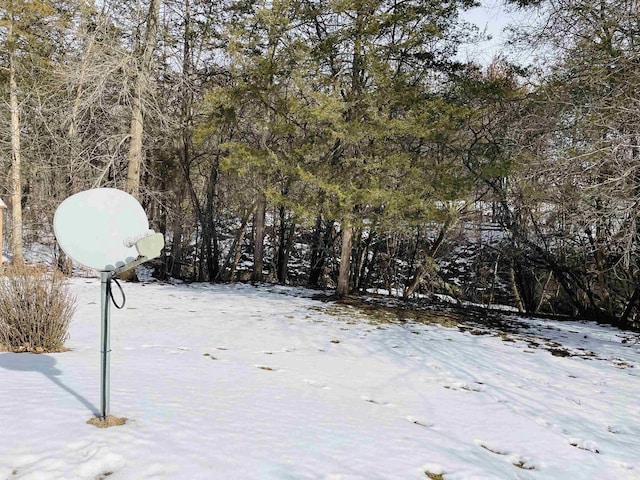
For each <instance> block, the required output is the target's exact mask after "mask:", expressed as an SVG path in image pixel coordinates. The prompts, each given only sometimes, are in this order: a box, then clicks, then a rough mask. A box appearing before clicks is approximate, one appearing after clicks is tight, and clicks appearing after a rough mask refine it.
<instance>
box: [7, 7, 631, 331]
mask: <svg viewBox="0 0 640 480" xmlns="http://www.w3.org/2000/svg"><path fill="white" fill-rule="evenodd" d="M472 5H473V2H472V1H470V0H451V1H447V2H441V1H435V0H409V1H397V0H342V1H339V2H321V1H316V0H277V1H269V2H263V1H254V0H249V1H244V0H243V1H235V0H229V1H221V2H209V1H203V0H162V1H161V0H147V1H141V2H135V3H131V2H116V1H111V0H105V1H102V2H96V3H94V2H90V1H79V0H77V1H73V0H30V1H27V0H13V1H12V2H5V3H4V4H3V5H2V6H1V7H0V44H2V47H3V48H2V50H1V51H0V83H1V84H2V86H3V89H2V95H3V100H4V102H3V105H4V107H2V109H0V111H1V115H2V119H1V122H0V132H1V135H0V138H2V141H0V161H1V165H2V170H1V171H2V172H4V173H3V174H2V177H0V194H1V195H2V197H3V199H5V201H7V203H8V205H9V207H10V208H9V210H10V212H9V213H10V215H8V217H9V220H10V229H8V230H9V231H8V232H7V234H8V236H9V238H10V239H11V242H10V251H11V254H12V256H13V259H14V261H20V260H21V258H22V246H23V245H24V244H30V243H35V242H40V243H50V244H51V245H53V244H54V242H53V236H52V229H51V222H52V217H53V212H54V211H55V208H56V206H57V205H58V204H59V203H60V202H61V201H62V200H63V199H64V198H66V197H67V196H68V195H70V194H72V193H74V192H77V191H80V190H84V189H87V188H92V187H98V186H110V187H117V188H123V189H125V190H127V191H129V192H130V193H132V194H133V195H134V196H136V197H137V198H139V199H140V201H141V202H142V204H143V206H144V208H145V209H146V210H147V212H149V215H150V219H151V223H152V226H153V227H154V228H155V229H156V230H159V231H161V232H163V233H164V234H165V237H166V239H167V248H166V249H165V252H164V254H163V257H162V258H161V260H160V261H159V262H158V263H157V264H156V265H155V266H156V272H155V274H156V276H158V277H164V278H166V277H169V276H171V277H174V278H181V279H186V280H192V281H236V280H250V279H251V280H253V281H262V280H267V281H273V282H280V283H296V284H306V285H310V286H329V287H332V288H336V291H337V293H338V294H339V295H346V294H348V293H349V292H350V291H354V290H355V291H358V290H370V289H378V290H382V291H385V292H389V293H394V294H398V295H404V296H407V297H408V296H412V295H415V294H417V293H440V294H447V295H450V296H452V297H454V298H456V299H459V300H462V299H465V300H472V301H475V302H479V303H483V304H486V305H488V304H492V303H496V302H501V303H509V304H512V305H514V306H516V307H518V308H519V309H520V310H522V311H527V312H547V313H554V314H569V315H580V316H586V317H588V318H593V319H597V320H601V321H606V322H610V323H614V324H617V325H620V326H624V327H629V326H633V325H634V324H635V325H637V321H638V320H637V317H638V302H639V300H640V268H639V265H638V254H639V243H638V240H639V235H640V222H639V221H638V212H640V158H639V149H638V148H639V138H638V136H639V133H638V132H640V128H639V120H640V92H639V90H640V79H639V78H638V76H639V75H640V73H639V72H640V68H639V67H640V65H639V64H638V63H639V56H638V53H639V52H638V49H639V48H640V46H639V41H638V39H639V38H640V31H639V29H640V27H639V25H638V20H637V19H638V18H640V16H639V15H640V12H639V11H638V9H639V7H638V3H637V2H635V1H631V0H621V1H620V0H618V1H616V2H613V1H609V0H604V1H601V0H598V1H597V2H595V1H591V0H541V1H536V2H528V1H519V2H514V5H513V7H512V8H522V9H530V10H531V13H532V16H533V15H534V14H535V15H537V16H538V17H539V18H541V19H542V21H541V22H540V23H539V25H538V26H533V27H530V28H527V29H520V30H517V31H516V32H515V35H514V41H517V42H520V43H521V44H527V45H528V47H529V48H532V47H536V48H538V51H539V52H542V53H544V54H545V55H546V56H547V59H548V61H547V62H546V63H544V64H543V67H542V68H540V69H533V68H522V67H521V66H517V65H513V64H510V63H509V62H507V61H505V60H504V59H500V58H496V60H494V61H493V62H492V64H491V65H490V66H489V67H482V66H480V65H476V64H473V63H470V62H462V61H460V59H459V57H458V56H456V52H457V50H458V47H459V46H460V45H461V44H464V43H469V42H474V41H478V40H479V39H480V38H481V35H479V34H478V32H476V31H474V30H473V29H472V28H471V27H470V26H469V25H466V24H465V23H464V22H463V21H462V20H461V19H460V13H461V12H462V11H463V10H465V9H467V8H470V7H471V6H472ZM63 260H64V259H61V264H62V263H63Z"/></svg>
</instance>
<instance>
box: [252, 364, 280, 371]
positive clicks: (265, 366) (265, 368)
mask: <svg viewBox="0 0 640 480" xmlns="http://www.w3.org/2000/svg"><path fill="white" fill-rule="evenodd" d="M255 367H256V368H259V369H260V370H266V371H267V372H278V371H279V370H278V369H276V368H271V367H269V366H268V365H255Z"/></svg>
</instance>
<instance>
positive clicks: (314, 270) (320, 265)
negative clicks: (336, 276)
mask: <svg viewBox="0 0 640 480" xmlns="http://www.w3.org/2000/svg"><path fill="white" fill-rule="evenodd" d="M332 243H333V221H332V220H331V221H327V222H326V225H325V227H324V230H323V228H322V215H318V218H317V220H316V227H315V233H314V236H313V243H312V245H311V270H310V272H309V281H308V286H309V287H319V286H320V277H321V276H322V270H323V269H324V264H325V261H326V259H327V250H328V249H329V246H330V245H331V244H332Z"/></svg>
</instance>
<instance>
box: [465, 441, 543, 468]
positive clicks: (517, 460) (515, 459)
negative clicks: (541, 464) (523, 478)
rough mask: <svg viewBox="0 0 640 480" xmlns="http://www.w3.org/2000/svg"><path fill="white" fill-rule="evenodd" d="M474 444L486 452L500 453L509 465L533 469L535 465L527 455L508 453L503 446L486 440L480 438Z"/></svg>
mask: <svg viewBox="0 0 640 480" xmlns="http://www.w3.org/2000/svg"><path fill="white" fill-rule="evenodd" d="M475 443H476V445H478V446H479V447H481V448H483V449H485V450H486V451H487V452H490V453H493V454H494V455H500V456H505V457H507V460H508V461H509V463H511V465H513V466H514V467H517V468H519V469H521V470H535V469H536V465H535V464H534V463H533V462H532V460H531V459H530V458H528V457H523V456H522V455H519V454H517V453H510V452H509V450H506V449H504V448H500V447H498V446H495V445H489V444H487V442H482V441H480V440H476V441H475Z"/></svg>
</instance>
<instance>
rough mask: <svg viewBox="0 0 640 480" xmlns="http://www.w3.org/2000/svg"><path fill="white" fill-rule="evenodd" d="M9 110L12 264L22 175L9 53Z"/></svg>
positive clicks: (18, 245)
mask: <svg viewBox="0 0 640 480" xmlns="http://www.w3.org/2000/svg"><path fill="white" fill-rule="evenodd" d="M8 38H9V42H8V43H9V44H11V43H13V25H12V24H10V25H9V32H8ZM9 108H10V110H11V195H10V197H11V250H12V251H13V262H14V263H22V262H23V255H22V173H21V171H20V170H21V158H20V107H19V105H18V84H17V82H16V68H15V57H14V53H13V51H10V52H9Z"/></svg>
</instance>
